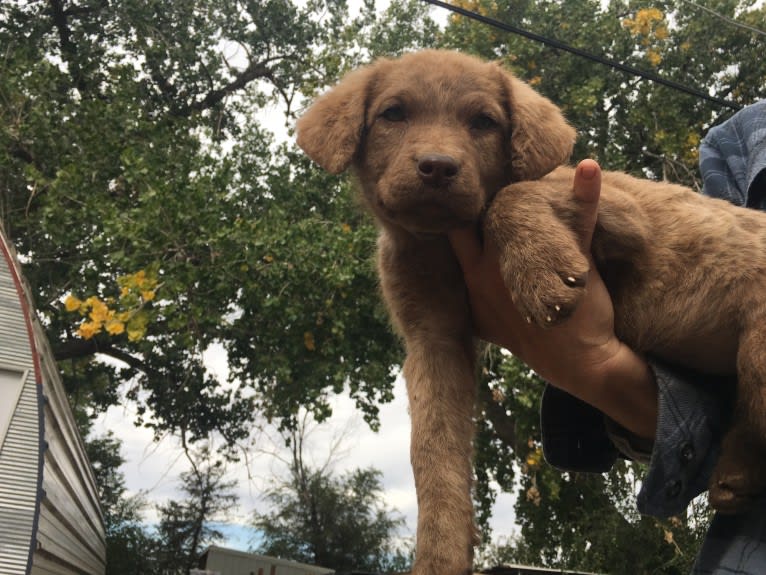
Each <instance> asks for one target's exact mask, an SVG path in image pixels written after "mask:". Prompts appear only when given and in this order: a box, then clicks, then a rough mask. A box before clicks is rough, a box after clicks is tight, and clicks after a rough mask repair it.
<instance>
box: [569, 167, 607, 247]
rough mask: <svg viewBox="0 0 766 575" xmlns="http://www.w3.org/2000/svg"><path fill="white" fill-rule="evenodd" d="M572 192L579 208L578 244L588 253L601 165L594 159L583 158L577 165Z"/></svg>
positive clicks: (598, 193) (596, 212) (595, 217)
mask: <svg viewBox="0 0 766 575" xmlns="http://www.w3.org/2000/svg"><path fill="white" fill-rule="evenodd" d="M573 193H574V197H575V199H576V200H577V203H578V204H579V208H580V210H579V214H578V216H577V218H578V226H577V227H578V229H579V230H580V244H581V246H582V249H583V251H584V252H585V253H588V252H590V244H591V240H592V239H593V229H594V228H595V227H596V220H597V219H598V200H599V196H600V195H601V167H600V166H599V165H598V163H597V162H596V161H594V160H583V161H582V162H580V164H579V165H578V166H577V170H575V177H574V188H573Z"/></svg>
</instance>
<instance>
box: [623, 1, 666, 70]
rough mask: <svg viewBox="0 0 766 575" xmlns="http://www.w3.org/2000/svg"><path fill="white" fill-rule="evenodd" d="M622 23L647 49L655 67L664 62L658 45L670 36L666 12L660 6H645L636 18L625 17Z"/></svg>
mask: <svg viewBox="0 0 766 575" xmlns="http://www.w3.org/2000/svg"><path fill="white" fill-rule="evenodd" d="M622 25H623V26H624V27H625V28H626V29H627V30H628V31H629V32H630V34H631V35H632V36H635V37H636V38H637V39H638V40H639V42H640V44H641V46H642V47H643V48H645V49H646V59H647V60H648V61H649V64H650V65H651V66H653V67H655V68H656V67H657V66H659V65H660V63H661V62H662V55H661V53H660V49H659V47H658V45H661V44H662V43H663V42H664V41H665V40H667V39H668V38H669V37H670V32H669V31H668V26H667V23H666V22H665V14H664V13H663V12H662V10H660V9H659V8H643V9H641V10H638V11H637V12H636V16H635V18H625V19H624V20H623V21H622Z"/></svg>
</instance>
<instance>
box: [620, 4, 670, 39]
mask: <svg viewBox="0 0 766 575" xmlns="http://www.w3.org/2000/svg"><path fill="white" fill-rule="evenodd" d="M664 20H665V15H664V14H663V13H662V10H660V9H659V8H642V9H641V10H639V11H638V12H636V17H635V18H625V19H624V20H623V21H622V25H623V26H624V27H625V28H627V29H628V30H629V31H630V33H631V34H632V35H633V36H649V35H650V34H651V33H652V31H653V29H654V28H655V24H656V23H657V22H663V21H664ZM662 28H663V29H664V31H665V37H666V38H667V27H666V26H665V25H664V24H662Z"/></svg>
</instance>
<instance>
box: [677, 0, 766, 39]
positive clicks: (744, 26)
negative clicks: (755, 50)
mask: <svg viewBox="0 0 766 575" xmlns="http://www.w3.org/2000/svg"><path fill="white" fill-rule="evenodd" d="M682 1H683V2H686V3H687V4H691V5H692V6H694V7H695V8H698V9H700V10H703V11H705V12H707V13H708V14H710V15H711V16H714V17H716V18H718V19H719V20H723V21H724V22H726V23H727V24H731V25H732V26H736V27H737V28H742V29H743V30H747V31H748V32H752V33H753V34H759V35H761V36H766V32H764V31H763V30H761V29H759V28H756V27H755V26H751V25H750V24H745V23H744V22H740V21H739V20H735V19H734V18H729V17H728V16H724V15H723V14H721V13H720V12H716V11H715V10H713V9H712V8H708V7H707V6H703V5H702V4H697V3H696V2H692V0H682Z"/></svg>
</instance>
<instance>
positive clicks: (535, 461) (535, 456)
mask: <svg viewBox="0 0 766 575" xmlns="http://www.w3.org/2000/svg"><path fill="white" fill-rule="evenodd" d="M542 463H543V450H542V448H541V447H536V448H535V449H533V450H532V451H530V452H529V454H527V459H526V464H527V467H528V468H529V470H530V471H534V470H535V469H537V468H539V467H540V465H542Z"/></svg>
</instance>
